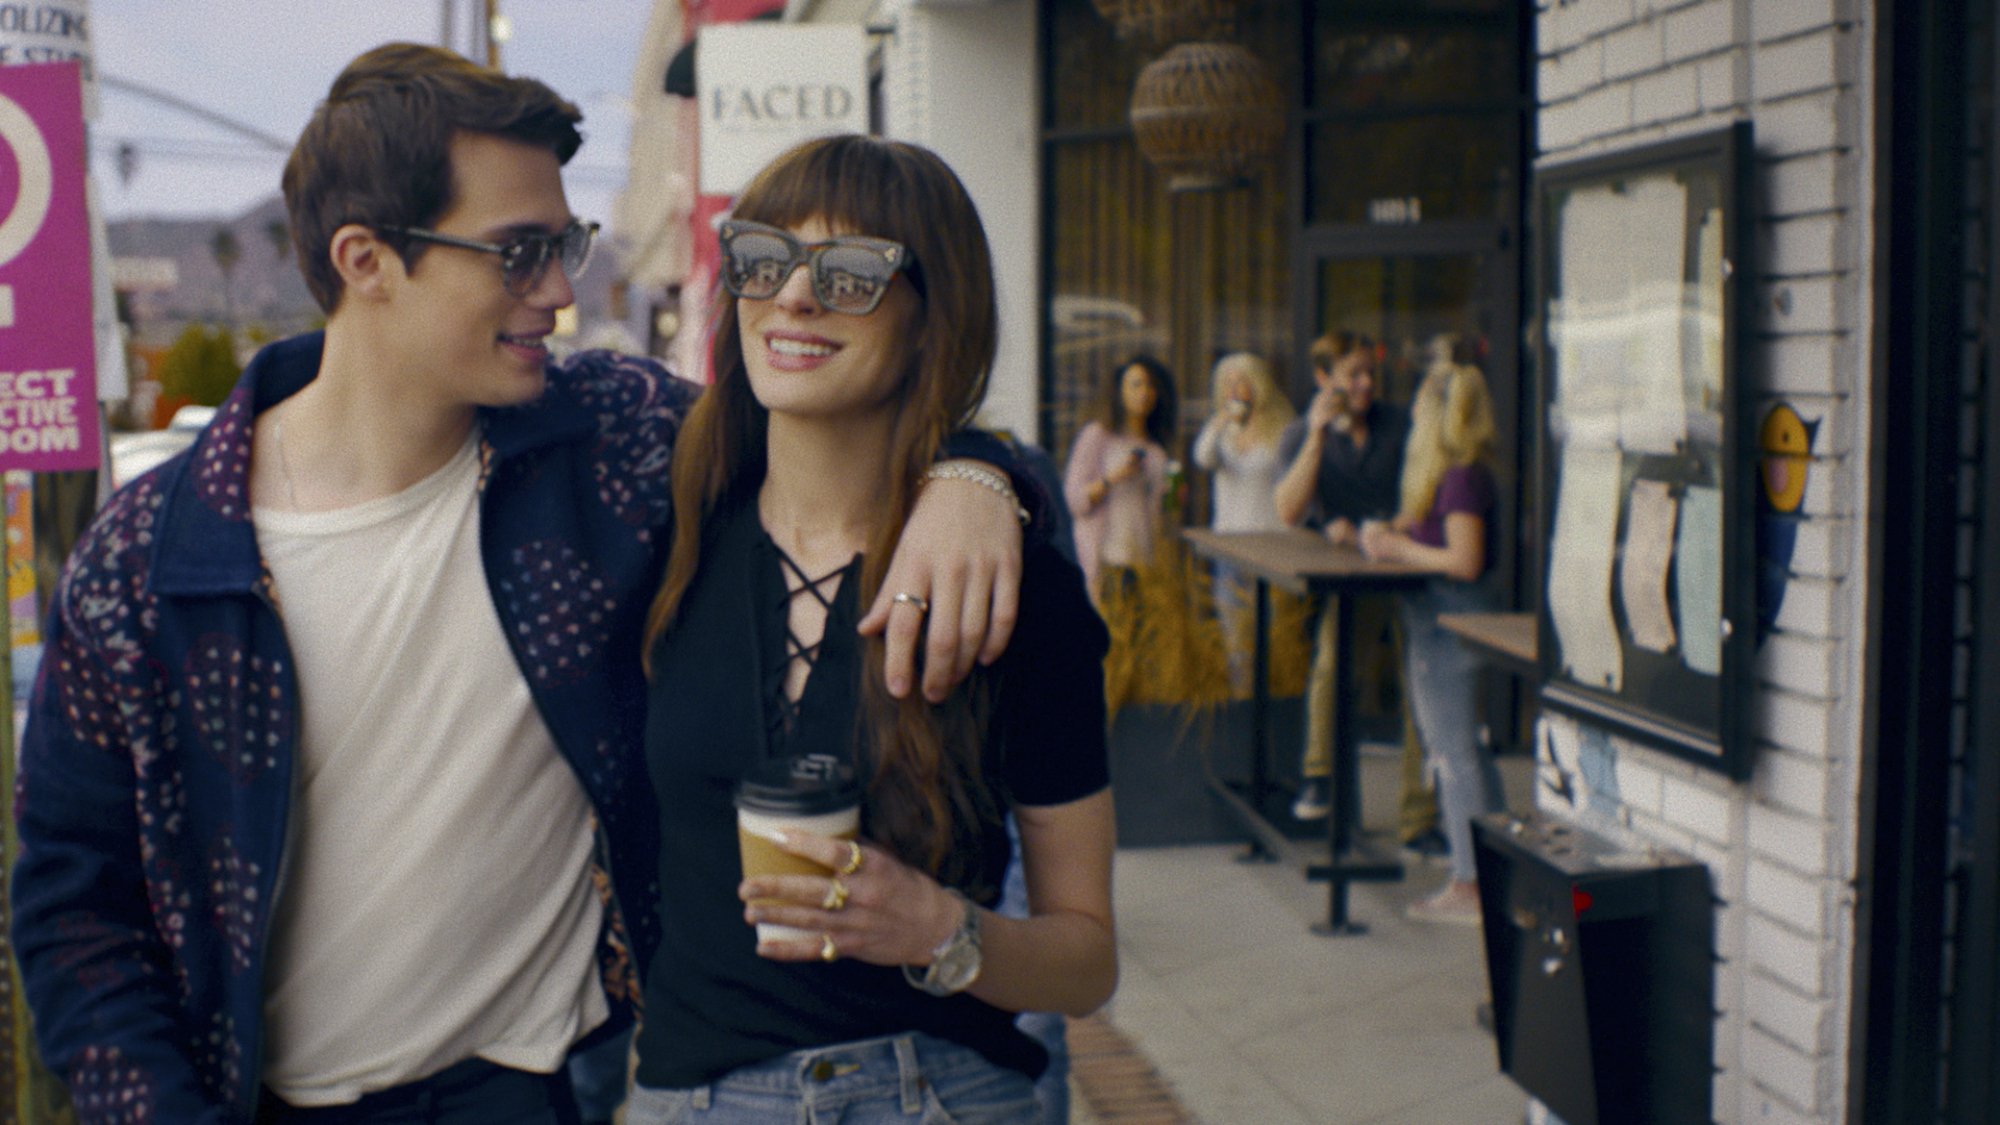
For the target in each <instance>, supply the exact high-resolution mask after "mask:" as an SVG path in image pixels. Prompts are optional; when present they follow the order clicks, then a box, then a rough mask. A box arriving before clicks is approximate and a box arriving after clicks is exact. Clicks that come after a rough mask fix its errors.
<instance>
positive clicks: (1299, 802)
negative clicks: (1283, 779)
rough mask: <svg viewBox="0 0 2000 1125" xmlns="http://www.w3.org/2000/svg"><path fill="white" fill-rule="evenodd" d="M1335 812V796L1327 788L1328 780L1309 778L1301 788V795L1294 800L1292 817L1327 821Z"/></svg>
mask: <svg viewBox="0 0 2000 1125" xmlns="http://www.w3.org/2000/svg"><path fill="white" fill-rule="evenodd" d="M1332 811H1333V795H1332V793H1331V792H1330V791H1329V790H1328V788H1327V781H1326V778H1323V777H1309V778H1306V780H1305V784H1303V785H1301V786H1299V795H1298V796H1297V797H1296V798H1294V799H1293V800H1292V815H1293V816H1294V817H1296V818H1298V819H1299V820H1325V819H1326V814H1328V813H1330V812H1332Z"/></svg>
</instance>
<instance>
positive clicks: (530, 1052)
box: [253, 433, 608, 1106]
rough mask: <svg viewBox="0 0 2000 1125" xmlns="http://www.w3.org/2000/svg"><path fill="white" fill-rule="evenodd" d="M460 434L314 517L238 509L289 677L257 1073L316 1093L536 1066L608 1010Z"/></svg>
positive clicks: (550, 742) (297, 1100)
mask: <svg viewBox="0 0 2000 1125" xmlns="http://www.w3.org/2000/svg"><path fill="white" fill-rule="evenodd" d="M478 482H479V456H478V441H477V435H476V433H475V434H474V435H473V436H472V437H470V438H468V439H467V442H466V445H465V447H464V448H463V449H461V450H460V451H459V452H458V454H457V455H456V456H455V457H453V458H452V460H451V461H450V463H448V464H446V465H445V466H444V467H443V468H441V469H439V470H438V471H437V472H435V473H433V474H431V475H430V476H429V477H427V478H425V479H424V480H422V481H419V482H418V483H416V484H415V485H412V486H411V487H409V488H407V489H405V490H404V491H402V492H400V493H397V494H396V495H394V496H386V497H383V498H381V499H379V500H371V501H368V502H367V503H364V504H358V505H355V506H353V507H350V508H343V509H340V510H338V511H332V512H309V513H302V512H277V511H268V510H259V511H256V512H254V513H253V518H254V520H255V522H256V527H257V539H258V546H259V547H260V549H261V550H262V552H263V555H264V559H265V561H266V563H267V564H268V565H269V567H270V570H271V575H272V578H273V580H274V581H275V583H276V586H277V593H278V600H279V608H280V611H281V612H282V614H283V616H284V621H285V636H286V639H287V640H288V641H289V642H290V644H291V647H292V652H293V655H294V657H295V660H296V666H297V669H298V683H299V696H300V701H299V711H300V716H301V721H300V732H299V754H298V761H297V765H296V770H295V781H294V791H293V799H292V809H291V816H290V829H289V833H288V837H287V841H286V850H285V860H284V864H283V870H282V871H281V873H280V879H279V884H278V891H277V902H276V906H275V910H274V913H273V917H272V925H271V935H270V946H269V950H268V957H267V964H266V968H265V977H264V986H265V989H264V1016H265V1019H266V1021H267V1027H268V1031H267V1040H266V1049H265V1057H264V1060H263V1063H264V1065H263V1079H264V1082H265V1083H266V1084H267V1085H269V1086H270V1087H271V1089H272V1090H273V1091H275V1092H276V1093H277V1094H278V1096H279V1097H281V1098H283V1099H284V1100H285V1101H287V1102H290V1103H292V1104H294V1105H300V1106H317V1105H339V1104H343V1103H346V1102H350V1101H353V1100H355V1099H356V1098H358V1097H360V1096H361V1095H363V1094H366V1093H369V1092H371V1091H374V1090H380V1089H386V1088H388V1087H391V1086H396V1085H400V1084H402V1083H405V1082H411V1081H415V1080H416V1079H419V1078H423V1077H425V1076H427V1075H429V1074H432V1073H435V1072H436V1071H438V1070H441V1069H443V1068H445V1067H447V1066H450V1065H451V1064H453V1063H456V1062H460V1061H462V1060H464V1059H467V1058H470V1057H472V1056H475V1055H477V1056H479V1057H481V1058H485V1059H488V1060H490V1061H492V1062H495V1063H499V1064H501V1065H503V1066H509V1067H514V1068H517V1069H521V1070H528V1071H536V1072H540V1073H550V1072H553V1071H554V1070H555V1069H556V1068H557V1067H558V1066H560V1065H562V1062H563V1058H564V1055H565V1053H566V1052H567V1051H568V1049H569V1047H570V1045H571V1044H572V1043H573V1042H575V1040H576V1039H577V1038H578V1037H580V1036H581V1035H583V1034H585V1033H586V1032H588V1031H589V1030H590V1029H591V1028H593V1027H595V1026H596V1025H597V1024H599V1023H601V1022H602V1021H603V1020H604V1019H605V1018H606V1016H607V1015H608V1008H607V1006H606V1003H605V999H604V992H603V987H602V985H601V983H600V982H599V980H598V976H597V969H596V946H597V935H598V932H599V927H600V923H601V921H602V917H603V906H602V904H601V903H600V901H599V899H598V897H597V894H596V892H595V891H594V889H593V888H592V885H591V880H590V878H589V871H590V858H591V851H592V845H593V839H594V832H595V823H594V820H593V817H592V813H591V809H590V803H589V799H588V798H587V797H586V796H585V795H584V792H583V789H582V786H581V785H580V784H579V783H578V782H577V779H576V776H575V774H574V773H572V772H571V770H570V767H569V765H568V764H567V763H566V762H565V761H564V760H563V758H562V756H561V754H560V753H558V752H557V750H556V746H555V740H554V738H553V737H552V736H551V735H550V734H549V731H548V728H547V726H546V725H545V724H544V723H543V722H542V718H541V715H540V714H539V713H538V712H537V711H536V709H535V705H534V701H533V699H532V698H531V697H530V695H529V693H528V685H527V682H526V681H525V680H524V679H523V678H522V675H521V671H520V668H519V666H518V665H517V664H516V663H515V662H514V659H513V657H512V655H511V654H510V652H509V650H508V647H507V641H506V637H505V636H504V635H503V633H502V630H501V626H500V619H499V615H498V613H497V612H496V611H495V610H494V607H493V599H492V597H491V595H490V593H489V592H488V590H487V586H486V572H485V568H484V567H483V566H482V565H481V564H480V557H479V503H478Z"/></svg>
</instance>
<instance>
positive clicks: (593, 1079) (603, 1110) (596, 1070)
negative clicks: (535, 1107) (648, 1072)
mask: <svg viewBox="0 0 2000 1125" xmlns="http://www.w3.org/2000/svg"><path fill="white" fill-rule="evenodd" d="M631 1051H632V1029H631V1028H629V1027H628V1028H626V1029H625V1030H624V1031H621V1032H619V1033H618V1034H616V1035H614V1036H612V1037H611V1038H609V1039H606V1040H605V1041H604V1042H602V1043H599V1044H597V1045H596V1046H595V1047H591V1048H589V1049H587V1050H583V1051H575V1052H572V1053H571V1055H570V1056H569V1080H570V1085H571V1086H573V1087H575V1089H576V1108H577V1112H578V1113H579V1114H580V1115H581V1116H582V1118H583V1120H584V1122H585V1123H586V1125H588V1123H590V1122H596V1121H609V1120H611V1115H612V1114H614V1113H616V1112H618V1107H619V1106H620V1105H623V1104H624V1102H625V1086H626V1077H625V1075H626V1065H625V1064H626V1062H627V1060H628V1058H629V1057H630V1055H631Z"/></svg>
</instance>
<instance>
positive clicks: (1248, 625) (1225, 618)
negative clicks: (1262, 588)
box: [1209, 562, 1257, 699]
mask: <svg viewBox="0 0 2000 1125" xmlns="http://www.w3.org/2000/svg"><path fill="white" fill-rule="evenodd" d="M1212 565H1213V567H1214V573H1213V574H1211V575H1210V576H1209V589H1210V591H1211V592H1212V593H1213V595H1214V598H1215V620H1216V621H1217V623H1219V624H1220V625H1221V626H1222V649H1223V652H1224V653H1226V654H1227V655H1228V657H1229V691H1230V694H1231V695H1233V696H1235V697H1236V698H1238V699H1247V698H1249V696H1250V692H1251V688H1252V686H1253V685H1252V684H1251V683H1250V675H1251V670H1252V666H1253V665H1254V664H1255V663H1256V649H1255V648H1254V647H1253V646H1254V645H1256V643H1257V636H1256V633H1257V624H1256V622H1257V618H1256V613H1257V602H1256V597H1257V586H1256V582H1257V580H1256V579H1255V578H1252V577H1251V576H1250V575H1248V574H1245V573H1243V572H1242V571H1239V570H1237V569H1236V568H1235V567H1233V566H1230V565H1229V564H1228V563H1223V562H1218V563H1214V564H1212Z"/></svg>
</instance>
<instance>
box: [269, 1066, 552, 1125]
mask: <svg viewBox="0 0 2000 1125" xmlns="http://www.w3.org/2000/svg"><path fill="white" fill-rule="evenodd" d="M575 1121H576V1106H575V1103H574V1102H573V1101H572V1100H571V1097H570V1089H569V1077H568V1076H567V1075H566V1074H565V1073H564V1072H563V1071H561V1070H558V1071H556V1072H555V1073H554V1074H530V1073H528V1072H527V1071H524V1070H512V1069H509V1068H507V1067H504V1066H501V1065H499V1064H498V1063H490V1062H487V1061H486V1060H485V1059H478V1058H474V1059H467V1060H465V1061H464V1062H461V1063H454V1064H452V1065H451V1066H448V1067H446V1068H444V1069H443V1070H440V1071H438V1072H437V1073H436V1074H433V1075H431V1076H430V1077H428V1078H421V1079H418V1080H417V1081H415V1082H408V1083H405V1084H403V1085H401V1086H394V1087H391V1088H389V1089H387V1090H377V1091H376V1092H375V1093H372V1094H367V1095H365V1096H363V1097H362V1099H361V1100H360V1101H358V1102H351V1103H349V1104H347V1105H330V1106H317V1107H306V1108H301V1107H298V1106H292V1105H286V1104H285V1103H284V1102H281V1101H279V1100H278V1099H277V1098H276V1097H275V1096H273V1095H272V1094H271V1092H270V1091H269V1090H266V1091H264V1096H263V1099H262V1100H261V1101H259V1102H258V1104H257V1125H574V1123H575Z"/></svg>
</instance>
